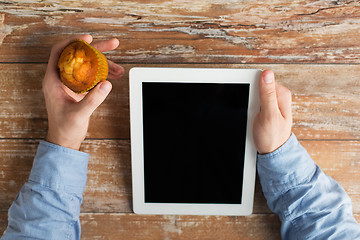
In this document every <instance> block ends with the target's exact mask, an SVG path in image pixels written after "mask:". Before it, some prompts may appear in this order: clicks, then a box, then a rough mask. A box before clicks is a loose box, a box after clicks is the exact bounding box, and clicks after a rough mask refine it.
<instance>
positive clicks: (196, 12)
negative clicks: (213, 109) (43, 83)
mask: <svg viewBox="0 0 360 240" xmlns="http://www.w3.org/2000/svg"><path fill="white" fill-rule="evenodd" d="M359 29H360V3H359V1H350V0H348V1H326V0H320V1H318V0H311V1H305V0H295V1H291V2H289V1H286V0H276V1H250V0H233V1H224V0H216V1H213V0H204V1H188V0H185V1H177V0H171V1H147V0H136V1H132V0H127V1H120V2H119V1H115V0H109V1H104V2H102V3H101V5H99V4H98V3H97V2H96V1H91V0H88V1H75V2H74V1H59V0H54V1H50V2H49V1H47V2H42V1H35V0H30V1H26V2H24V1H6V0H5V1H2V2H1V8H0V44H1V45H0V62H46V61H47V56H48V53H49V49H50V47H51V46H52V45H54V43H56V42H58V41H59V40H60V39H64V38H67V37H68V36H69V35H73V34H83V33H91V34H93V35H94V36H95V37H96V38H98V39H100V38H101V39H105V38H110V37H117V38H119V39H120V40H121V45H120V47H119V48H118V49H117V50H115V51H112V52H110V53H109V56H110V57H111V58H112V59H113V60H115V61H118V62H122V63H129V62H131V63H148V62H151V63H169V62H172V63H194V62H198V63H289V62H291V63H359V57H360V46H359V44H358V35H359Z"/></svg>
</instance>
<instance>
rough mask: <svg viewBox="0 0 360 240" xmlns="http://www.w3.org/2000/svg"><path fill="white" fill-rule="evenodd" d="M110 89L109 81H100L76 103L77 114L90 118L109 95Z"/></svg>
mask: <svg viewBox="0 0 360 240" xmlns="http://www.w3.org/2000/svg"><path fill="white" fill-rule="evenodd" d="M111 89H112V85H111V83H110V82H109V81H106V80H105V81H101V82H100V83H99V84H98V85H97V86H96V87H95V88H94V89H92V90H91V91H90V92H89V93H88V94H86V96H85V97H84V98H83V99H82V100H81V101H80V102H79V103H78V108H79V114H81V115H86V116H88V117H90V116H91V114H92V113H93V112H94V111H95V109H96V108H97V107H98V106H100V104H101V103H102V102H103V101H104V100H105V98H106V97H107V95H109V93H110V91H111Z"/></svg>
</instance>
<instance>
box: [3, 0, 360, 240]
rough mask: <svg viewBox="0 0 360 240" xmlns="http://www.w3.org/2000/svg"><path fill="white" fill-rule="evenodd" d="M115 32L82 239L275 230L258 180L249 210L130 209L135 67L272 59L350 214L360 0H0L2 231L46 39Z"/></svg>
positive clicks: (36, 107) (35, 106) (269, 63)
mask: <svg viewBox="0 0 360 240" xmlns="http://www.w3.org/2000/svg"><path fill="white" fill-rule="evenodd" d="M85 33H90V34H92V35H93V36H94V39H95V40H102V39H108V38H111V37H116V38H118V39H119V40H120V46H119V47H118V49H116V50H113V51H111V52H108V53H107V54H106V56H107V57H108V58H109V59H111V60H113V61H115V62H117V63H120V64H122V65H123V66H124V68H125V69H126V73H125V75H124V76H123V77H122V79H121V80H119V81H113V86H114V87H113V91H112V93H111V94H110V96H109V97H108V98H107V100H106V101H105V102H104V103H103V104H102V105H101V107H99V108H98V109H97V110H96V112H95V113H94V114H93V116H92V118H91V122H90V127H89V132H88V136H87V137H88V138H87V140H85V142H84V144H83V145H82V148H81V149H82V151H85V152H88V153H90V161H89V171H88V182H87V186H86V190H85V194H84V201H83V204H82V208H81V216H80V218H81V224H82V239H135V240H136V239H149V240H152V239H164V240H165V239H227V240H231V239H270V240H271V239H279V238H280V222H279V220H278V218H277V216H276V215H274V214H273V213H271V211H270V210H269V208H268V207H267V205H266V200H265V199H264V197H263V194H262V192H261V187H260V185H259V181H258V179H257V183H256V191H255V203H254V213H253V215H251V216H249V217H227V216H161V215H148V216H143V215H135V214H133V213H132V206H131V198H132V196H131V171H130V170H131V166H130V165H131V164H130V137H129V102H128V100H129V94H128V71H129V69H130V68H132V67H135V66H155V67H164V66H167V67H205V68H214V67H223V68H261V69H267V68H270V69H273V70H274V71H275V73H276V79H277V80H278V82H280V83H282V84H284V85H285V86H287V87H288V88H289V89H291V91H292V94H293V117H294V124H293V132H294V133H295V134H296V135H297V137H298V138H299V139H300V142H301V143H302V144H303V145H304V146H305V148H306V149H307V150H308V151H309V153H310V155H311V156H312V158H313V159H314V161H315V162H316V163H317V164H318V165H319V166H320V167H321V168H322V169H323V170H324V171H325V173H327V174H328V175H330V176H331V177H333V178H334V179H335V180H337V181H338V182H339V183H340V184H341V185H342V186H343V187H344V188H345V190H346V191H347V192H348V194H349V195H350V197H351V199H352V201H353V210H354V214H355V217H356V219H357V220H358V221H359V220H360V186H359V182H360V174H359V172H360V160H359V159H360V97H359V95H360V66H359V60H360V44H359V39H360V3H359V1H350V0H342V1H340V0H339V1H336V0H335V1H323V0H319V1H315V0H309V1H305V0H303V1H300V0H294V1H286V0H274V1H251V0H228V1H226V0H202V1H189V0H172V1H167V0H154V1H147V0H125V1H115V0H108V1H95V0H88V1H73V0H66V1H60V0H52V1H35V0H32V1H30V0H29V1H8V0H5V1H4V0H3V1H1V2H0V191H1V192H0V232H3V230H4V229H5V228H6V225H7V210H8V208H9V206H10V204H11V203H12V201H13V200H14V198H15V197H16V194H17V192H18V191H19V190H20V188H21V186H22V185H23V184H24V182H25V181H26V180H27V178H28V176H29V172H30V169H31V166H32V161H33V158H34V154H35V152H36V148H37V145H38V143H39V140H41V139H42V138H43V137H44V136H45V134H46V129H47V115H46V110H45V104H44V99H43V94H42V91H41V81H42V78H43V75H44V72H45V67H46V63H47V60H48V57H49V52H50V49H51V46H52V45H54V44H55V43H56V42H58V41H60V40H62V39H65V38H67V37H69V36H71V35H73V34H85Z"/></svg>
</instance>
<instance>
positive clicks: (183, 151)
mask: <svg viewBox="0 0 360 240" xmlns="http://www.w3.org/2000/svg"><path fill="white" fill-rule="evenodd" d="M249 87H250V85H249V84H246V83H245V84H240V83H234V84H233V83H231V84H228V83H224V84H215V83H149V82H145V83H142V90H143V126H144V169H145V170H144V171H145V172H144V176H145V202H148V203H223V204H240V203H241V197H242V185H243V169H244V166H243V165H244V155H245V138H246V137H245V136H246V125H247V112H248V101H249Z"/></svg>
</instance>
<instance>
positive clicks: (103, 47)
mask: <svg viewBox="0 0 360 240" xmlns="http://www.w3.org/2000/svg"><path fill="white" fill-rule="evenodd" d="M91 45H92V46H93V47H94V48H96V49H97V50H99V51H101V52H106V51H111V50H114V49H115V48H117V47H118V46H119V40H117V39H116V38H113V39H110V40H105V41H100V42H96V43H93V44H91Z"/></svg>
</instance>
